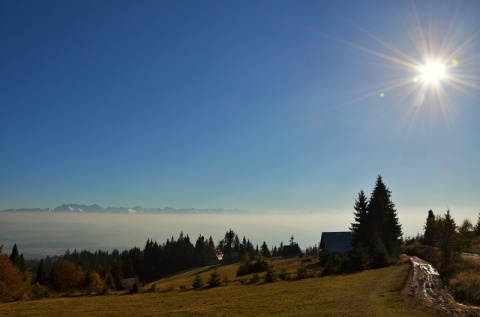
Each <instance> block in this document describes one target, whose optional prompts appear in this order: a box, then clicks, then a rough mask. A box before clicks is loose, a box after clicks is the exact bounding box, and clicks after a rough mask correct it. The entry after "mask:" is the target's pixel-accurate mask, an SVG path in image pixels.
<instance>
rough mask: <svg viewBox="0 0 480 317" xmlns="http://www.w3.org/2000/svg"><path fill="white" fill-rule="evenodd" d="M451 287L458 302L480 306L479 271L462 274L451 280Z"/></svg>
mask: <svg viewBox="0 0 480 317" xmlns="http://www.w3.org/2000/svg"><path fill="white" fill-rule="evenodd" d="M449 285H450V288H451V289H452V291H453V295H454V296H455V298H457V299H458V300H460V301H463V302H467V303H470V304H474V305H480V273H479V272H478V271H474V270H468V271H465V272H460V273H458V274H457V275H456V276H455V277H454V278H452V279H451V280H450V282H449Z"/></svg>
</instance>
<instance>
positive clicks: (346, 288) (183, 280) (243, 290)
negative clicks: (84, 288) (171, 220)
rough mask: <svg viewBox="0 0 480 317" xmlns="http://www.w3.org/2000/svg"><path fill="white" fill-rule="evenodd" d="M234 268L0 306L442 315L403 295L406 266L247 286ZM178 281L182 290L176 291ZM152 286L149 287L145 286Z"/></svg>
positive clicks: (49, 311) (8, 309)
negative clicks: (122, 291)
mask: <svg viewBox="0 0 480 317" xmlns="http://www.w3.org/2000/svg"><path fill="white" fill-rule="evenodd" d="M272 263H273V264H274V265H275V267H276V269H279V268H281V267H285V268H287V270H288V271H292V270H294V269H295V267H296V266H299V265H304V264H303V263H301V262H300V261H297V262H294V261H285V260H280V259H279V260H276V261H274V262H272ZM237 267H238V265H228V266H221V267H218V268H217V272H218V273H219V274H220V275H221V276H222V280H223V286H220V287H217V288H210V289H209V288H204V289H202V290H192V289H191V285H192V281H193V278H194V277H195V275H196V274H197V273H200V274H201V276H202V278H203V280H204V281H206V280H207V279H208V276H209V273H210V272H211V271H212V270H213V269H214V267H205V268H200V269H196V270H191V271H188V272H184V273H183V274H179V275H176V276H173V277H170V278H167V279H163V280H161V281H159V282H157V283H156V284H155V285H156V286H155V291H154V292H145V293H141V294H134V295H124V296H119V295H110V296H84V297H76V298H75V297H72V298H59V299H47V300H38V301H24V302H16V303H10V304H1V305H0V315H3V316H62V315H65V312H68V314H69V315H70V316H81V315H82V316H127V315H135V316H242V315H243V316H252V315H258V316H268V315H275V316H366V315H368V316H442V315H441V313H440V312H438V311H436V310H433V309H430V308H426V307H424V306H421V305H419V304H418V302H415V301H414V300H413V299H410V298H408V297H406V296H405V295H404V294H403V292H402V288H403V285H404V282H405V280H406V278H407V277H408V273H409V271H410V266H409V265H408V264H401V265H396V266H392V267H389V268H384V269H378V270H369V271H365V272H361V273H356V274H350V275H341V276H330V277H322V278H319V277H312V278H306V279H301V280H290V281H281V280H279V281H277V282H275V283H272V284H265V283H263V282H262V281H261V282H258V283H255V284H250V285H243V284H242V281H247V280H249V278H250V276H245V277H242V278H241V279H238V278H236V277H235V272H236V269H237ZM307 267H308V266H307ZM310 268H311V273H318V272H315V271H316V268H315V266H314V265H310ZM292 272H293V271H292ZM260 276H263V274H260ZM293 276H294V275H292V277H293ZM244 283H245V282H244ZM180 285H184V287H183V288H184V289H185V288H187V290H180ZM153 289H154V287H152V286H151V285H147V286H146V287H145V290H153Z"/></svg>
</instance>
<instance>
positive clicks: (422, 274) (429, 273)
mask: <svg viewBox="0 0 480 317" xmlns="http://www.w3.org/2000/svg"><path fill="white" fill-rule="evenodd" d="M410 260H411V261H412V264H413V272H412V275H413V276H412V279H411V282H410V283H409V285H408V289H407V290H408V294H409V295H410V296H413V297H415V298H417V299H419V300H420V301H422V302H423V303H425V304H426V305H429V306H435V307H439V308H441V309H442V310H444V311H445V312H447V313H448V314H449V315H451V316H468V317H470V316H479V317H480V308H479V307H474V306H467V305H463V304H460V303H458V302H456V301H455V300H454V299H453V298H452V296H451V295H450V294H449V293H448V292H447V291H445V289H443V287H442V281H441V280H440V275H439V274H438V271H437V270H436V269H435V268H434V267H433V266H432V265H431V264H430V263H428V262H426V261H424V260H422V259H419V258H417V257H415V256H413V257H410Z"/></svg>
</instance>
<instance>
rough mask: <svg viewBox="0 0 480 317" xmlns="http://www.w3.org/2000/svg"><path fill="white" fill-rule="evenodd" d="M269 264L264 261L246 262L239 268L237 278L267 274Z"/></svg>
mask: <svg viewBox="0 0 480 317" xmlns="http://www.w3.org/2000/svg"><path fill="white" fill-rule="evenodd" d="M268 266H269V265H268V263H267V261H265V260H264V259H259V260H256V261H253V262H245V263H243V264H242V265H240V266H239V267H238V270H237V277H239V276H244V275H248V274H252V273H261V272H265V271H266V270H267V268H268Z"/></svg>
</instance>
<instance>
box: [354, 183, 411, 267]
mask: <svg viewBox="0 0 480 317" xmlns="http://www.w3.org/2000/svg"><path fill="white" fill-rule="evenodd" d="M354 209H355V212H354V217H355V222H354V223H352V224H351V228H350V229H351V230H352V234H353V239H352V244H353V246H354V248H355V254H357V256H356V257H355V258H356V259H365V261H366V262H368V263H369V262H370V260H373V262H371V263H370V264H371V265H372V266H374V267H380V266H383V265H385V264H387V262H388V259H389V258H391V259H396V258H398V257H399V256H400V246H401V242H402V240H401V239H402V226H401V225H400V223H399V220H398V217H397V211H396V209H395V205H394V204H393V202H392V200H391V191H390V190H389V189H388V188H387V186H385V184H384V183H383V180H382V177H381V176H380V175H379V176H378V178H377V181H376V183H375V188H374V189H373V191H372V195H371V196H370V199H369V200H368V199H367V197H366V196H365V193H364V192H363V191H360V193H359V194H358V199H357V200H356V201H355V205H354ZM362 261H364V260H362ZM368 263H355V264H354V265H355V267H363V266H368V265H370V264H368Z"/></svg>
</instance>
